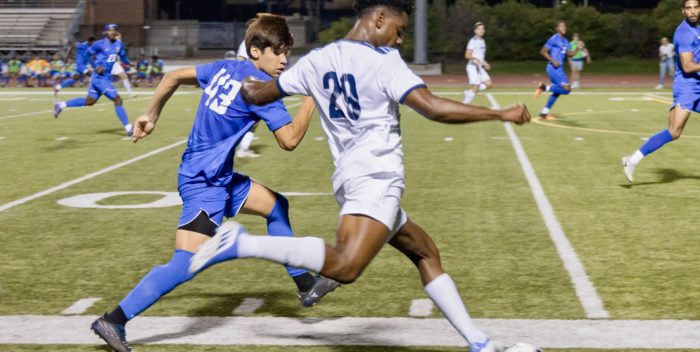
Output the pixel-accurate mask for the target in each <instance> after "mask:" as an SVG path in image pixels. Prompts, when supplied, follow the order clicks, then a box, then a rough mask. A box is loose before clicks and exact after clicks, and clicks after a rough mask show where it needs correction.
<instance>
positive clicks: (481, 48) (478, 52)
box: [467, 36, 486, 62]
mask: <svg viewBox="0 0 700 352" xmlns="http://www.w3.org/2000/svg"><path fill="white" fill-rule="evenodd" d="M467 50H471V51H472V57H474V58H476V59H479V61H481V62H484V59H485V58H486V41H484V38H479V37H477V36H474V37H472V39H470V40H469V43H467Z"/></svg>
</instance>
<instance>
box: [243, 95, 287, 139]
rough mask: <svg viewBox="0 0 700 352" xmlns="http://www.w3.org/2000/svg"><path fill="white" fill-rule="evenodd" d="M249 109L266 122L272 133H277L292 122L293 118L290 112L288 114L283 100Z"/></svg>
mask: <svg viewBox="0 0 700 352" xmlns="http://www.w3.org/2000/svg"><path fill="white" fill-rule="evenodd" d="M249 107H250V111H252V112H253V113H254V114H255V115H257V116H258V117H259V118H260V119H261V120H263V121H265V124H266V125H267V128H268V129H269V130H270V132H275V131H277V130H278V129H280V128H281V127H284V126H285V125H287V124H290V123H291V122H292V117H291V116H289V112H287V108H286V107H285V106H284V104H283V103H282V99H280V100H277V101H273V102H272V103H269V104H267V105H262V106H258V105H253V104H250V105H249Z"/></svg>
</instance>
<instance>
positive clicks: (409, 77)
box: [377, 50, 425, 104]
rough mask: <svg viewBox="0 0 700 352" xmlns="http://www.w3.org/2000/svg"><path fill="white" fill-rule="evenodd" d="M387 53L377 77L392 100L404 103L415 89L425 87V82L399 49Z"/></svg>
mask: <svg viewBox="0 0 700 352" xmlns="http://www.w3.org/2000/svg"><path fill="white" fill-rule="evenodd" d="M385 55H386V56H384V57H383V59H384V60H382V61H383V62H382V64H381V66H380V67H379V69H378V70H377V79H378V81H379V84H380V85H381V86H382V89H383V90H384V92H385V93H386V95H387V96H388V97H389V98H390V99H391V100H393V101H395V102H398V103H401V104H403V102H404V101H405V100H406V97H408V94H410V93H411V92H412V91H413V90H415V89H418V88H425V83H424V82H423V80H422V79H421V78H420V77H418V76H417V75H416V74H415V73H413V71H411V69H410V68H408V65H406V62H405V61H403V59H402V58H401V55H400V54H399V51H398V50H392V51H390V52H388V53H387V54H385Z"/></svg>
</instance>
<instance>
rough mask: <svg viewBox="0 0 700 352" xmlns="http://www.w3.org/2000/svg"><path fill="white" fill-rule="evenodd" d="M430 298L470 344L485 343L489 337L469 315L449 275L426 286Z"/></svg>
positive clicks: (437, 278) (441, 276)
mask: <svg viewBox="0 0 700 352" xmlns="http://www.w3.org/2000/svg"><path fill="white" fill-rule="evenodd" d="M425 292H427V293H428V297H430V299H432V300H433V302H435V304H436V305H437V306H438V307H439V308H440V310H441V311H442V314H444V315H445V318H447V320H449V322H450V324H452V326H454V328H455V329H457V331H458V332H459V333H460V334H461V335H462V336H464V338H465V339H467V341H468V342H470V343H473V342H484V341H486V339H488V336H486V334H484V332H483V331H481V330H479V329H477V328H476V326H475V325H474V322H473V321H472V318H471V317H470V316H469V313H467V307H465V306H464V303H463V302H462V298H460V297H459V292H457V286H455V283H454V281H452V278H450V276H449V275H447V274H442V275H440V276H438V277H436V278H435V279H433V281H430V283H428V284H427V285H425Z"/></svg>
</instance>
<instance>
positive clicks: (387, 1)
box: [352, 0, 415, 16]
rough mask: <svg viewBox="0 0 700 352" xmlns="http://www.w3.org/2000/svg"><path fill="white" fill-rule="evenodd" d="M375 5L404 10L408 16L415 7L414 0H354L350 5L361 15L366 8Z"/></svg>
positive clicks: (399, 10) (365, 11)
mask: <svg viewBox="0 0 700 352" xmlns="http://www.w3.org/2000/svg"><path fill="white" fill-rule="evenodd" d="M377 6H386V7H388V8H390V9H392V10H396V11H398V12H405V13H406V14H407V15H409V16H410V15H411V14H412V13H413V8H414V7H415V0H355V4H354V5H353V6H352V7H353V8H354V9H355V11H357V13H358V14H359V15H360V16H362V15H364V14H365V13H367V10H368V9H371V8H374V7H377Z"/></svg>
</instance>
